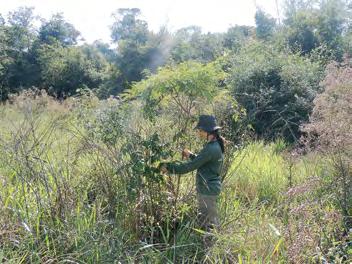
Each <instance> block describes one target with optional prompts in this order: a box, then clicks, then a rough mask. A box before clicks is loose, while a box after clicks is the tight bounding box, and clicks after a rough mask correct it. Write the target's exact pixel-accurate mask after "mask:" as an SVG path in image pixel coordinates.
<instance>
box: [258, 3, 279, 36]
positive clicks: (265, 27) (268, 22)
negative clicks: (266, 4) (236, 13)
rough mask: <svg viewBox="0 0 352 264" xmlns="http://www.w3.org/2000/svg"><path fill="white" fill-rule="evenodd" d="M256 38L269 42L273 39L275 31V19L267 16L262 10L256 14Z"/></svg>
mask: <svg viewBox="0 0 352 264" xmlns="http://www.w3.org/2000/svg"><path fill="white" fill-rule="evenodd" d="M255 24H256V28H255V31H256V36H257V38H258V39H264V40H267V39H269V38H270V37H272V35H273V33H274V29H275V25H276V22H275V19H274V18H272V17H270V16H269V15H267V14H265V12H264V11H263V10H261V9H258V10H257V11H256V13H255Z"/></svg>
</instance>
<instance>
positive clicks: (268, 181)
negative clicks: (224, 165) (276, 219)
mask: <svg viewBox="0 0 352 264" xmlns="http://www.w3.org/2000/svg"><path fill="white" fill-rule="evenodd" d="M276 148H277V145H275V144H271V145H268V146H265V145H264V144H263V143H262V142H260V143H252V144H250V145H248V146H246V148H245V149H243V150H241V151H240V152H239V153H236V154H235V155H236V156H235V160H234V162H233V163H232V165H231V167H230V169H229V172H228V176H227V177H228V178H232V180H231V183H232V184H231V188H233V190H234V192H235V193H236V194H237V195H238V196H239V197H240V198H241V199H243V200H244V201H253V200H255V199H258V201H259V202H263V201H264V202H279V201H280V199H281V193H282V191H283V190H284V189H285V188H286V187H287V185H288V182H287V179H288V177H287V175H286V174H287V170H286V168H287V164H286V162H285V160H284V159H283V157H282V156H281V154H280V153H277V152H276Z"/></svg>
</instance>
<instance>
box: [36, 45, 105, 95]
mask: <svg viewBox="0 0 352 264" xmlns="http://www.w3.org/2000/svg"><path fill="white" fill-rule="evenodd" d="M38 55H39V57H38V61H39V64H40V68H41V78H42V83H43V84H44V85H45V87H49V92H50V93H51V94H54V95H56V96H58V97H65V96H68V95H73V94H75V93H76V89H78V88H82V87H91V88H97V87H98V86H99V85H100V84H101V83H102V80H103V78H104V77H105V76H104V75H105V73H106V71H107V69H108V65H107V64H106V61H105V60H104V58H103V57H101V56H99V54H98V53H94V49H90V48H89V47H88V46H86V47H83V48H81V47H69V48H65V47H62V46H61V45H60V44H59V43H56V44H55V45H46V44H44V45H42V46H41V47H40V48H39V50H38Z"/></svg>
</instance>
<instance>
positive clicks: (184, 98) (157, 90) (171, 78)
mask: <svg viewBox="0 0 352 264" xmlns="http://www.w3.org/2000/svg"><path fill="white" fill-rule="evenodd" d="M224 77H225V73H224V72H222V70H221V69H220V67H219V66H217V65H215V64H214V63H210V64H207V65H203V64H201V63H197V62H191V61H190V62H185V63H180V64H178V65H177V66H167V67H164V68H160V69H159V71H158V73H157V74H155V75H152V76H150V77H149V78H148V79H145V80H143V81H141V82H139V83H136V84H135V85H134V86H133V88H132V89H131V91H130V92H129V95H128V96H129V97H131V96H132V97H133V96H139V95H140V96H142V98H143V99H144V100H145V102H146V104H145V110H146V111H147V114H151V115H155V111H156V110H157V109H158V108H159V107H160V106H162V105H165V104H166V105H167V104H168V103H169V102H170V101H172V102H174V103H175V104H176V105H177V108H178V111H179V112H180V113H182V114H184V115H188V116H189V115H190V114H191V113H192V111H193V110H194V108H195V106H196V105H195V104H196V101H197V100H201V99H205V100H208V102H209V101H210V100H211V99H212V97H214V96H215V95H216V94H217V93H218V92H219V89H220V87H219V84H220V81H221V80H223V79H224ZM148 112H149V113H148Z"/></svg>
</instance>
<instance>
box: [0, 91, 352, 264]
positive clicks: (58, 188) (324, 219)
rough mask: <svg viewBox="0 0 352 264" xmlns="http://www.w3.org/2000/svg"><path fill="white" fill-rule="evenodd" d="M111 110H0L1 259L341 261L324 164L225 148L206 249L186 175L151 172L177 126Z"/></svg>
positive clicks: (20, 104) (277, 151)
mask: <svg viewBox="0 0 352 264" xmlns="http://www.w3.org/2000/svg"><path fill="white" fill-rule="evenodd" d="M115 107H117V103H116V102H114V101H102V102H99V101H98V100H95V99H94V100H93V99H89V100H88V99H87V100H85V99H84V98H83V99H82V98H75V99H70V100H69V101H66V102H63V103H59V102H56V101H53V100H52V99H50V98H49V97H45V96H39V97H37V98H30V97H29V98H26V97H22V98H21V97H20V98H17V99H16V100H15V101H14V102H13V104H6V105H2V106H1V107H0V113H1V117H0V156H1V158H0V181H1V183H2V184H0V215H1V217H0V261H1V262H4V263H58V262H59V263H349V261H351V248H349V247H348V246H349V244H348V243H350V242H349V241H350V239H351V233H349V234H348V233H346V232H345V231H344V225H343V215H342V213H341V212H340V210H339V207H338V202H337V199H336V195H335V194H334V193H333V192H331V191H330V189H329V184H330V183H331V181H333V174H334V170H333V167H332V166H331V165H330V163H329V161H328V158H327V157H323V156H320V155H318V154H314V153H310V154H307V155H305V156H302V155H297V154H293V151H290V150H289V147H287V146H286V145H285V144H284V143H283V142H282V141H277V142H273V143H268V142H266V143H264V142H262V141H257V142H256V141H253V142H251V143H248V144H246V145H245V146H243V147H241V148H240V149H238V150H236V151H234V152H233V153H232V152H231V153H227V155H228V157H229V158H230V161H231V162H230V166H229V170H228V173H227V174H226V176H225V178H224V188H223V192H222V194H221V197H220V200H219V210H220V218H221V227H220V229H219V230H217V231H216V232H215V233H214V234H212V237H213V240H212V241H213V242H212V244H211V245H210V246H207V247H206V246H205V245H204V243H203V239H204V236H205V235H206V234H205V232H204V231H202V230H201V229H200V228H199V227H198V226H197V223H196V222H195V216H196V203H195V190H194V174H192V173H190V174H189V175H187V176H184V177H177V176H173V175H160V174H159V173H158V172H156V171H153V170H152V168H153V167H155V166H156V165H157V163H158V161H159V160H162V159H164V158H165V159H176V158H179V156H178V154H176V155H174V154H173V153H176V152H177V151H178V149H179V145H178V143H177V142H176V143H174V145H172V144H171V145H170V144H169V142H167V139H168V138H170V137H171V135H172V132H173V131H174V130H177V127H176V128H173V127H172V126H170V119H167V117H162V118H161V119H160V120H158V122H156V123H154V125H153V124H151V123H150V122H149V121H146V120H144V119H143V117H142V116H141V115H140V114H139V112H138V110H134V111H132V110H131V109H127V110H123V113H122V114H116V111H115V110H114V109H115ZM121 111H122V110H121ZM121 124H123V125H121ZM156 133H158V134H156ZM155 135H158V136H155ZM192 147H193V148H194V149H197V148H198V149H199V147H200V142H198V141H195V143H194V145H193V146H192ZM164 150H165V151H166V150H167V151H166V152H167V153H166V152H165V153H163V151H164ZM170 153H171V154H170ZM349 236H350V237H349Z"/></svg>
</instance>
